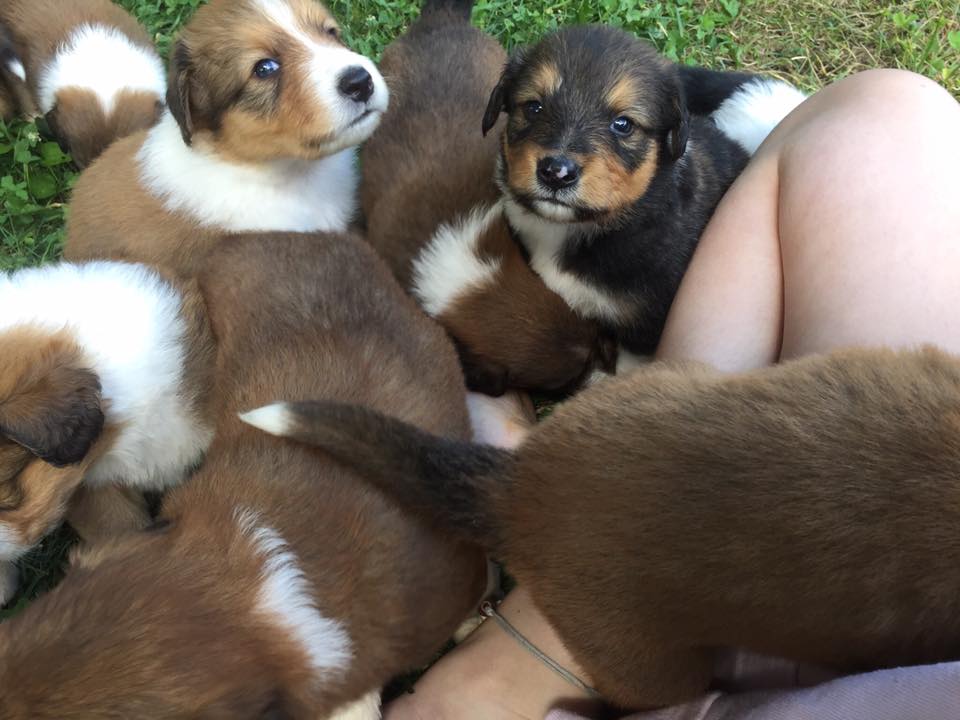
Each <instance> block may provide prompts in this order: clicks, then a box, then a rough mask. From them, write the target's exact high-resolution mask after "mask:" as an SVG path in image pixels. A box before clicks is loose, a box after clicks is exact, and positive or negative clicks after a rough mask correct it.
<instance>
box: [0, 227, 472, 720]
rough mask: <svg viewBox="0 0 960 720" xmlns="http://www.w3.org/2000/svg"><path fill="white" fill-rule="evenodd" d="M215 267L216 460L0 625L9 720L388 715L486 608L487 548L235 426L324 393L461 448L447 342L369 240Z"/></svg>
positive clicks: (251, 256) (0, 710) (462, 415)
mask: <svg viewBox="0 0 960 720" xmlns="http://www.w3.org/2000/svg"><path fill="white" fill-rule="evenodd" d="M208 267H209V270H205V271H204V272H202V273H201V274H200V276H199V285H200V288H201V291H202V293H203V296H204V298H205V300H206V303H207V307H208V310H209V315H210V319H211V325H212V330H213V333H214V335H215V336H216V338H217V340H218V353H217V360H216V378H217V381H216V402H215V409H214V410H215V414H216V416H217V418H218V423H217V426H216V437H215V439H214V441H213V444H212V445H211V447H210V450H209V452H208V453H207V456H206V459H205V460H204V463H203V465H202V466H201V468H200V469H199V470H198V471H197V473H196V474H195V475H194V476H193V477H192V478H191V480H190V482H189V483H186V484H184V485H182V486H180V487H178V488H175V489H174V490H172V491H171V492H170V493H168V495H167V497H166V499H165V501H164V504H163V508H162V511H161V513H160V516H159V520H158V522H157V524H156V525H155V526H153V527H152V528H150V529H148V530H146V531H144V532H140V533H130V534H128V535H126V536H124V537H121V538H117V539H116V540H114V541H113V542H107V543H98V544H97V545H96V546H93V547H91V548H89V549H87V550H85V551H83V552H81V553H80V554H79V555H78V557H77V558H76V562H75V567H74V568H73V569H71V571H70V572H69V574H68V575H67V577H66V579H65V580H64V581H63V583H62V584H61V585H60V586H59V587H58V588H56V589H55V590H53V591H52V592H50V593H49V594H47V595H46V596H44V597H42V598H41V599H40V600H38V601H37V602H36V604H34V605H32V606H31V607H29V608H27V609H26V611H25V612H24V613H23V614H22V615H20V616H18V617H17V618H15V619H13V620H11V621H8V622H6V623H3V624H0V687H3V688H5V691H4V697H3V702H2V703H0V718H3V719H4V720H14V719H15V720H25V719H26V718H30V720H38V719H44V718H49V719H51V720H52V719H53V718H58V719H59V718H64V717H108V716H109V717H130V718H144V719H145V720H150V719H152V718H153V719H157V720H160V719H161V718H163V719H165V720H166V719H169V718H184V720H187V719H193V718H204V719H207V720H211V719H219V718H222V719H223V720H227V719H229V720H243V719H244V718H251V719H254V718H303V719H304V720H321V719H326V718H338V719H341V720H347V719H349V720H374V719H375V718H379V689H380V687H381V686H382V685H383V684H384V683H385V682H386V681H387V680H388V679H389V678H390V677H392V676H393V675H395V674H397V673H399V672H401V671H403V670H407V669H410V668H411V667H417V666H420V665H422V664H423V663H426V662H427V661H428V660H429V659H430V658H431V657H432V656H433V654H434V653H435V652H436V651H437V650H438V649H439V647H440V646H441V645H442V643H443V642H444V640H446V639H447V638H448V637H449V636H450V635H451V634H452V633H453V631H454V629H456V627H457V625H458V624H459V623H460V622H461V621H462V620H463V619H464V617H466V616H467V613H468V611H469V610H470V609H471V608H474V607H475V606H476V603H477V602H478V601H479V598H480V595H481V592H482V591H483V589H484V585H485V582H486V561H485V559H484V557H483V555H482V553H481V552H480V551H479V550H478V549H476V548H475V547H474V546H468V545H467V544H465V543H462V542H460V541H457V540H456V539H455V538H453V537H452V535H451V534H450V533H449V532H448V531H446V530H443V529H437V528H436V527H434V526H433V525H430V524H426V523H423V522H421V521H420V520H419V519H418V518H417V517H414V516H412V515H411V514H408V513H406V512H404V511H402V510H401V509H400V508H399V507H398V506H397V505H396V504H395V503H394V502H393V501H392V500H391V499H389V498H388V497H386V496H385V495H382V494H381V493H380V492H379V491H377V490H376V489H375V488H374V487H373V486H372V485H370V484H368V483H365V482H363V478H362V477H361V476H359V475H357V474H356V473H354V472H353V471H350V470H348V469H346V468H345V467H344V466H342V465H340V464H338V463H336V462H335V461H333V460H332V459H331V458H330V457H329V456H327V455H325V454H324V453H321V452H318V451H316V450H314V449H312V448H307V447H305V446H303V445H300V444H298V443H292V442H288V441H281V440H277V439H276V438H272V437H269V436H267V435H265V434H263V433H261V432H258V431H257V430H255V429H254V428H251V427H249V426H248V425H246V424H244V423H243V422H241V421H240V419H239V418H238V417H237V413H238V412H241V411H245V410H250V409H252V408H255V407H258V406H261V405H264V404H265V403H268V402H272V401H273V400H275V399H276V398H283V397H294V398H300V399H307V398H311V397H325V398H329V399H331V400H337V401H341V402H343V401H347V402H359V403H363V404H365V405H369V406H370V407H372V408H376V409H377V410H378V411H380V412H385V413H388V414H392V415H396V416H397V417H398V418H402V419H403V420H405V421H407V422H410V423H413V424H415V425H417V426H419V427H422V428H423V429H424V430H425V431H429V432H432V433H441V434H445V435H446V436H447V437H450V438H451V439H453V438H455V439H458V440H464V439H466V438H468V437H470V423H469V418H468V414H467V407H466V402H465V390H464V387H463V379H462V375H461V373H460V369H459V367H458V365H457V359H456V355H455V353H454V351H453V348H452V347H451V345H450V343H449V341H448V340H447V338H446V337H445V336H444V334H443V332H442V330H441V329H440V328H439V327H437V326H436V325H435V324H434V323H432V322H431V321H430V320H429V319H428V318H426V317H424V316H423V314H422V313H421V312H420V311H419V310H418V309H417V308H416V306H415V304H414V303H413V301H412V300H410V299H409V298H408V297H406V296H405V295H404V293H403V291H402V290H401V288H400V287H399V286H398V285H397V283H396V282H395V281H394V279H393V278H392V277H391V276H390V273H389V271H388V270H387V268H386V267H385V266H384V265H383V263H382V262H381V261H380V260H379V259H378V258H376V256H375V254H374V253H373V251H372V250H371V249H370V248H369V247H367V246H366V244H365V243H363V242H362V241H360V240H359V239H357V238H355V237H351V236H347V235H334V234H330V235H318V236H306V235H266V236H253V237H246V238H234V239H231V240H228V241H226V242H224V243H223V244H222V245H221V246H219V247H218V248H217V250H215V251H214V252H213V253H212V254H211V256H210V259H209V266H208ZM278 279H280V280H281V281H279V282H278ZM425 367H429V368H430V372H424V368H425ZM258 417H259V421H260V422H263V421H264V420H265V418H264V417H263V416H262V415H260V416H258Z"/></svg>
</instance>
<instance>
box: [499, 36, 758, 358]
mask: <svg viewBox="0 0 960 720" xmlns="http://www.w3.org/2000/svg"><path fill="white" fill-rule="evenodd" d="M502 112H506V113H507V116H508V120H507V126H506V131H505V132H504V133H503V135H502V146H501V156H500V166H499V169H498V173H497V177H498V180H499V183H500V186H501V189H502V190H503V195H504V201H505V209H506V214H507V217H508V218H509V220H510V224H511V226H512V228H513V230H514V231H515V232H516V234H517V236H518V238H519V240H520V242H521V243H523V245H524V246H525V247H526V249H527V251H528V252H529V254H530V264H531V266H532V267H533V269H534V270H535V271H536V272H537V273H539V275H540V276H541V277H542V278H543V279H544V281H545V282H546V284H547V285H548V286H549V287H550V288H552V289H553V290H554V291H556V292H557V293H558V294H560V295H561V296H562V297H563V298H564V299H565V300H566V301H567V303H569V305H570V306H571V307H572V308H573V309H574V310H575V311H576V312H577V313H578V314H580V315H582V316H583V317H586V318H590V319H593V320H595V321H597V322H599V323H601V324H602V325H603V326H604V327H605V328H607V329H608V330H609V331H611V332H613V333H614V334H615V335H616V337H617V339H618V340H619V341H620V343H621V345H622V346H623V348H624V349H626V350H627V351H629V352H630V353H634V354H640V355H646V354H650V353H652V352H653V350H654V349H655V348H656V345H657V342H658V340H659V337H660V333H661V331H662V328H663V324H664V322H665V319H666V315H667V311H668V310H669V308H670V305H671V303H672V301H673V297H674V295H675V293H676V290H677V288H678V286H679V284H680V280H681V278H682V277H683V274H684V272H685V270H686V267H687V264H688V262H689V260H690V257H691V256H692V254H693V250H694V248H695V247H696V244H697V242H698V240H699V238H700V234H701V232H702V231H703V229H704V227H705V225H706V223H707V221H708V220H709V219H710V216H711V215H712V213H713V210H714V208H715V207H716V205H717V203H718V202H719V201H720V198H721V197H722V196H723V194H724V192H725V191H726V189H727V188H728V187H729V186H730V184H731V183H732V182H733V181H734V179H735V178H736V177H737V175H738V174H739V173H740V171H741V170H742V169H743V167H744V166H745V164H746V162H747V158H748V155H747V152H746V151H745V150H744V149H743V148H742V147H741V145H740V144H739V143H738V142H736V141H734V140H733V139H731V138H730V137H728V136H727V135H726V134H724V133H723V132H721V131H720V130H719V129H718V127H717V125H716V124H715V123H714V121H713V120H712V119H710V118H709V117H704V116H698V115H692V114H691V113H690V111H689V108H688V105H687V98H686V93H685V90H684V83H683V82H682V81H681V77H680V74H679V71H678V69H677V66H676V65H674V64H673V63H670V62H669V61H667V60H666V59H665V58H663V57H661V56H660V55H658V54H657V52H656V51H655V50H654V49H653V48H652V47H650V46H649V45H647V44H646V43H644V42H641V41H640V40H638V39H637V38H636V37H634V36H632V35H630V34H629V33H626V32H624V31H622V30H618V29H616V28H612V27H604V26H583V27H574V28H569V29H565V30H561V31H560V32H558V33H555V34H553V35H549V36H547V37H546V38H545V39H544V40H542V41H541V42H540V43H539V44H538V45H536V46H535V47H533V48H531V49H525V50H520V51H518V52H517V53H515V54H514V56H513V57H512V58H511V59H510V61H509V63H508V64H507V67H506V70H505V71H504V73H503V76H502V78H501V80H500V83H499V84H498V85H497V87H496V89H495V90H494V92H493V94H492V96H491V98H490V103H489V106H488V108H487V111H486V114H485V116H484V118H483V129H484V131H485V132H489V131H490V130H492V129H493V128H494V125H495V124H496V122H497V119H498V118H499V117H500V115H501V113H502Z"/></svg>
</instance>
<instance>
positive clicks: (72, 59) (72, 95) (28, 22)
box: [0, 0, 166, 167]
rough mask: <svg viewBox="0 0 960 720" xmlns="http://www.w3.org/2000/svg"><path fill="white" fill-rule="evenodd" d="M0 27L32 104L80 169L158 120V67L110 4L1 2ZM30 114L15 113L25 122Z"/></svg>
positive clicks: (136, 29) (91, 0)
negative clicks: (6, 33)
mask: <svg viewBox="0 0 960 720" xmlns="http://www.w3.org/2000/svg"><path fill="white" fill-rule="evenodd" d="M0 22H2V23H3V24H5V25H6V26H7V28H8V29H9V32H10V34H11V36H12V37H13V39H14V45H15V48H16V54H17V57H18V58H19V60H20V62H21V65H20V68H19V69H20V71H21V72H20V73H19V74H20V76H21V79H22V80H24V81H25V82H26V84H27V86H28V87H29V90H30V94H31V96H32V101H33V102H32V105H33V106H34V107H35V108H36V109H37V110H38V111H39V112H40V114H42V115H44V116H45V117H46V121H47V124H48V125H49V127H50V129H51V131H52V132H53V133H54V135H56V137H57V138H58V139H59V141H60V144H61V146H62V147H63V148H64V150H67V151H69V152H70V153H71V155H72V156H73V159H74V160H75V161H76V163H77V164H78V165H79V166H80V167H86V166H87V165H89V164H90V163H91V162H93V161H94V160H95V159H96V158H97V156H99V155H100V153H101V152H103V151H104V150H105V149H106V148H107V147H108V146H109V145H110V144H111V143H113V142H114V141H115V140H117V139H118V138H122V137H126V136H127V135H130V134H131V133H134V132H137V131H139V130H143V129H145V128H148V127H150V126H151V125H153V124H154V123H155V122H156V121H157V119H158V118H159V117H160V111H161V110H162V108H163V95H164V91H165V87H166V83H165V79H164V71H163V63H162V62H161V60H160V56H159V55H157V51H156V50H155V49H154V47H153V43H152V42H151V40H150V37H149V36H148V35H147V33H146V32H145V31H144V30H143V28H141V27H140V25H139V24H137V21H136V20H135V19H134V18H133V17H132V16H131V15H130V14H129V13H127V12H126V11H125V10H123V9H122V8H121V7H119V6H118V5H115V4H114V3H112V2H110V0H6V2H4V3H3V4H2V5H0ZM31 109H32V108H29V107H23V106H22V103H21V107H19V111H20V113H21V114H23V115H29V114H31Z"/></svg>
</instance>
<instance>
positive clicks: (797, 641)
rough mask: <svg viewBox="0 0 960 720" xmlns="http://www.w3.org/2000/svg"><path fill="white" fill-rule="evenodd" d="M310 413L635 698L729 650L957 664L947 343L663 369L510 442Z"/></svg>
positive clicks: (958, 384)
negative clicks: (733, 370) (507, 448)
mask: <svg viewBox="0 0 960 720" xmlns="http://www.w3.org/2000/svg"><path fill="white" fill-rule="evenodd" d="M293 421H294V426H293V428H292V429H291V430H290V432H289V433H288V434H289V435H290V436H291V437H295V438H298V439H300V440H301V441H306V442H308V443H310V444H312V445H315V446H317V447H318V448H322V449H324V450H325V451H327V452H332V453H333V454H334V455H335V456H336V457H338V458H340V459H341V460H343V461H344V462H346V463H347V464H348V465H349V466H350V467H356V468H358V469H359V470H362V471H363V472H364V474H365V476H366V477H370V478H374V479H375V480H376V481H377V485H378V486H379V487H382V488H384V489H385V490H387V491H388V492H390V493H392V494H393V495H394V496H395V497H397V498H398V499H400V500H401V501H403V502H404V503H405V504H406V505H408V506H409V507H411V508H412V509H413V508H416V509H419V510H420V511H421V512H425V514H426V516H427V517H430V518H431V519H433V520H434V521H437V522H444V523H446V524H447V526H448V527H456V528H460V529H461V532H462V533H463V534H464V535H465V536H468V535H469V536H470V537H473V538H476V539H481V538H482V539H483V540H484V542H485V543H486V544H487V545H488V547H489V548H490V549H491V550H492V551H494V552H496V553H497V556H498V557H501V558H503V560H504V561H505V562H506V564H507V566H508V567H509V568H510V571H511V573H512V574H513V575H514V576H515V577H516V578H517V580H518V582H519V583H520V584H521V585H523V586H525V587H526V589H527V591H528V592H530V594H531V595H532V597H533V599H534V602H535V603H536V604H537V606H538V608H539V609H540V610H542V612H543V613H544V614H545V615H546V617H547V618H548V619H549V621H550V622H551V624H552V625H553V626H554V627H555V628H556V630H557V631H558V633H559V634H560V636H561V638H562V639H563V642H564V644H565V646H566V647H567V648H569V650H570V652H571V653H572V654H573V657H574V659H575V660H576V662H577V663H578V665H579V666H580V667H581V668H583V670H584V671H585V672H586V674H587V675H588V677H589V679H590V681H591V682H593V683H594V684H595V685H596V687H597V688H598V689H599V690H600V691H601V692H602V693H603V694H604V695H605V696H607V697H608V698H609V699H610V700H612V701H614V702H616V703H618V704H621V705H623V706H627V707H643V706H653V705H669V704H673V703H677V702H680V701H684V700H689V699H691V698H693V697H695V696H696V695H698V694H700V693H703V692H704V691H705V690H706V689H707V685H708V683H709V681H710V671H711V667H712V659H713V653H714V651H715V649H717V648H721V647H740V648H747V649H750V650H753V651H757V652H760V653H763V654H767V655H773V656H780V657H788V658H791V659H795V660H801V661H807V662H810V663H814V664H819V665H825V666H829V667H832V668H834V669H836V670H839V671H841V672H856V671H864V670H869V669H873V668H880V667H890V666H897V665H909V664H922V663H928V662H937V661H944V660H957V659H960V613H958V605H960V600H958V597H960V562H958V559H960V541H958V539H957V538H958V535H957V527H958V526H960V488H958V478H960V360H958V358H957V357H954V356H950V355H947V354H944V353H942V352H940V351H938V350H935V349H931V348H927V349H924V350H922V351H918V352H906V351H903V352H894V351H889V350H851V351H846V352H840V353H837V354H834V355H830V356H817V357H810V358H806V359H802V360H797V361H793V362H789V363H785V364H783V365H779V366H775V367H771V368H767V369H763V370H758V371H755V372H750V373H745V374H742V375H725V374H721V373H718V372H715V371H712V370H710V369H708V368H706V367H703V366H697V365H692V364H676V365H670V364H664V365H660V364H654V365H651V366H649V367H648V368H647V369H644V370H640V371H636V372H634V373H632V374H629V375H626V376H624V377H623V378H616V379H612V380H609V381H606V382H604V383H601V384H599V385H598V386H596V387H594V388H591V389H589V390H587V391H585V392H584V393H582V394H580V395H579V396H578V397H577V398H575V399H573V400H572V401H570V402H568V403H566V404H565V405H563V406H561V407H560V408H559V409H558V410H557V411H556V412H555V413H554V414H553V415H552V416H551V417H550V418H548V419H547V420H546V421H545V422H543V423H542V424H541V425H539V426H538V427H537V428H535V429H534V431H533V432H532V433H531V434H530V436H529V437H528V439H527V440H526V441H525V442H524V444H523V445H521V446H520V448H519V449H518V450H517V451H516V452H515V453H507V452H504V451H494V450H492V449H488V448H483V447H480V446H468V445H461V446H453V445H451V444H450V443H440V442H438V441H435V440H433V439H431V438H429V437H427V436H425V435H423V434H422V433H419V432H414V431H412V430H411V429H410V428H407V427H404V426H402V425H400V424H398V423H395V422H393V421H388V420H385V419H384V418H382V417H376V416H374V415H372V414H371V413H369V412H367V411H364V410H359V409H357V408H352V407H343V406H331V405H324V404H315V405H312V406H307V407H303V408H296V413H295V417H294V418H293ZM444 456H446V457H444ZM422 457H431V459H432V462H431V465H430V466H429V467H426V466H424V465H423V464H422V463H421V464H418V463H417V461H416V460H413V461H411V460H408V459H407V458H422ZM453 477H459V478H464V479H463V480H462V481H460V482H451V478H453Z"/></svg>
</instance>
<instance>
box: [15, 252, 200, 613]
mask: <svg viewBox="0 0 960 720" xmlns="http://www.w3.org/2000/svg"><path fill="white" fill-rule="evenodd" d="M0 307H2V308H3V312H2V313H0V356H2V357H3V367H2V370H0V563H2V564H4V565H5V566H4V567H3V568H0V574H2V575H3V576H4V579H5V581H4V582H0V604H3V603H4V602H6V601H7V600H8V599H9V598H10V596H11V594H12V593H13V591H14V589H15V587H16V584H15V578H16V575H15V573H14V571H13V569H12V565H11V564H10V563H12V561H14V560H16V559H17V558H18V557H20V556H21V555H23V554H24V553H25V552H26V551H27V550H29V549H30V548H31V547H33V546H34V545H36V543H37V542H39V541H40V540H41V539H42V538H43V536H44V535H46V534H47V533H48V532H50V531H51V530H53V529H54V528H55V527H56V526H57V525H58V524H59V523H60V522H62V521H63V519H64V516H65V514H66V513H67V511H68V508H69V506H70V503H71V498H72V496H73V494H74V492H75V491H76V490H77V489H78V487H79V486H80V485H81V483H82V484H84V485H85V486H86V488H87V491H88V495H89V494H93V495H96V494H98V492H100V491H102V492H104V493H107V494H108V495H109V494H110V488H111V487H112V486H113V485H118V484H119V485H122V486H124V487H127V488H133V489H136V490H139V491H141V492H142V491H144V490H162V489H164V488H167V487H170V486H172V485H175V484H177V483H178V482H180V481H181V480H182V479H183V478H184V477H185V476H186V474H187V472H188V471H189V470H191V469H192V468H193V466H195V465H196V464H197V463H198V462H199V461H200V459H201V457H202V455H203V452H204V450H205V449H206V447H207V445H208V444H209V442H210V440H211V439H212V435H213V428H212V418H211V417H210V408H209V407H208V405H209V388H210V386H211V380H212V362H213V339H212V336H211V334H210V331H209V328H208V326H207V323H206V319H205V314H204V312H203V309H202V303H201V301H200V298H199V295H198V294H197V292H196V290H195V289H191V288H190V287H189V286H185V285H177V284H174V283H171V282H168V281H167V280H165V279H164V278H162V277H161V276H160V275H159V274H158V273H157V272H156V271H154V270H150V269H147V268H145V267H143V266H139V265H128V264H125V263H113V262H95V263H89V264H86V265H70V264H66V263H64V264H59V265H49V266H46V267H42V268H37V269H29V270H21V271H19V272H17V273H14V274H12V275H9V276H3V277H0ZM95 502H96V501H95V499H94V498H92V497H88V498H87V505H88V506H89V505H90V504H91V503H95ZM91 512H93V509H92V508H89V507H88V512H87V513H86V514H87V515H89V514H90V513H91ZM144 519H147V518H144ZM104 521H105V522H108V523H116V522H117V519H116V518H110V517H107V518H104ZM96 522H97V519H96V518H90V519H88V520H87V522H86V524H87V525H95V523H96ZM81 524H84V523H83V522H81ZM88 530H89V531H88ZM97 530H98V529H97V528H96V527H91V528H89V529H88V528H87V527H82V528H81V531H82V532H81V535H82V536H87V539H89V537H88V536H89V535H90V534H91V532H96V531H97Z"/></svg>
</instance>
